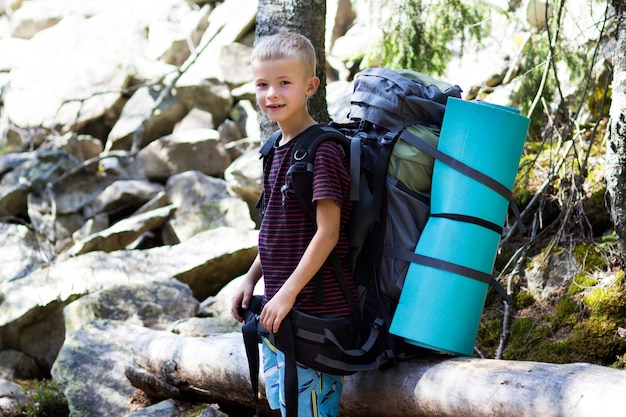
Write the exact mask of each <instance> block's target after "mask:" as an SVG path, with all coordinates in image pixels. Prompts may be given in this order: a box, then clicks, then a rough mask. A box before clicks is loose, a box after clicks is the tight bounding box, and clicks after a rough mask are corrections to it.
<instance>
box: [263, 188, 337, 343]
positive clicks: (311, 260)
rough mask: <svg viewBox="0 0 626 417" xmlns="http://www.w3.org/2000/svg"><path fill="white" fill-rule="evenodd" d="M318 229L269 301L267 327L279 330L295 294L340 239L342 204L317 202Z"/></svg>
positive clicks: (266, 307) (266, 316) (325, 201)
mask: <svg viewBox="0 0 626 417" xmlns="http://www.w3.org/2000/svg"><path fill="white" fill-rule="evenodd" d="M315 215H316V220H317V230H316V232H315V234H314V235H313V238H312V239H311V242H310V243H309V245H308V246H307V249H306V250H305V251H304V254H303V255H302V259H300V262H299V263H298V266H297V267H296V269H295V270H294V271H293V272H292V273H291V276H289V278H288V279H287V280H286V281H285V283H284V284H283V286H282V287H281V288H280V290H279V291H278V292H277V293H276V294H275V295H274V297H272V299H271V300H270V301H268V302H267V304H266V305H265V307H263V311H262V312H261V316H260V320H261V324H262V325H263V327H264V328H266V329H268V330H269V331H271V332H273V333H276V332H278V328H279V327H280V323H281V322H282V321H283V319H284V318H285V316H287V314H288V313H289V311H290V310H291V309H292V307H293V305H294V303H295V301H296V296H297V295H298V294H299V293H300V291H302V288H304V286H305V285H306V284H307V283H308V282H309V281H310V280H311V279H312V278H313V277H314V276H315V274H316V273H317V271H319V269H320V268H321V267H322V265H323V264H324V262H325V261H326V259H327V258H328V255H330V253H331V251H332V250H333V249H334V248H335V246H336V245H337V242H338V241H339V228H340V221H341V207H339V205H338V204H337V203H336V202H335V201H334V200H332V199H323V200H318V201H317V202H316V209H315Z"/></svg>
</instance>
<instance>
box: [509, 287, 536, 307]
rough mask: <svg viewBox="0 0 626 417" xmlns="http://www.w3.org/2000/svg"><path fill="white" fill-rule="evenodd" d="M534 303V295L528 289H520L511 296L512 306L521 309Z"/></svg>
mask: <svg viewBox="0 0 626 417" xmlns="http://www.w3.org/2000/svg"><path fill="white" fill-rule="evenodd" d="M534 303H535V297H533V295H532V294H531V293H530V292H528V291H521V292H519V293H517V294H515V295H514V296H513V308H515V310H523V309H525V308H526V307H530V306H531V305H533V304H534Z"/></svg>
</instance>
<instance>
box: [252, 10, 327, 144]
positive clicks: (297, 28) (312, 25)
mask: <svg viewBox="0 0 626 417" xmlns="http://www.w3.org/2000/svg"><path fill="white" fill-rule="evenodd" d="M285 31H289V32H296V33H299V34H301V35H304V36H306V37H307V38H309V40H310V41H311V42H312V43H313V46H314V47H315V52H316V57H317V66H316V72H317V76H318V77H319V79H320V87H319V89H318V90H317V93H316V94H315V95H314V96H313V97H311V99H310V100H309V111H310V113H311V116H312V117H313V119H315V120H316V121H318V122H328V120H329V119H330V117H329V115H328V109H327V104H326V48H325V44H324V42H325V31H326V0H259V4H258V10H257V17H256V29H255V36H256V38H257V39H258V38H260V37H262V36H267V35H272V34H274V33H278V32H285ZM259 121H260V122H259V123H260V127H261V135H262V136H263V137H262V138H261V140H262V141H264V140H265V139H267V137H268V136H269V135H271V134H272V132H274V131H275V130H276V129H277V126H276V124H275V123H272V122H271V121H270V120H269V119H268V118H267V116H265V115H264V114H262V113H261V112H259Z"/></svg>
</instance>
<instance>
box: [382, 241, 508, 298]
mask: <svg viewBox="0 0 626 417" xmlns="http://www.w3.org/2000/svg"><path fill="white" fill-rule="evenodd" d="M384 252H385V255H387V256H392V257H394V258H396V259H401V260H403V261H405V262H410V263H415V264H421V265H426V266H430V267H432V268H436V269H441V270H443V271H447V272H452V273H454V274H457V275H463V276H464V277H468V278H472V279H475V280H477V281H480V282H484V283H485V284H489V285H490V286H491V287H493V288H494V289H495V290H496V291H498V293H499V294H500V295H501V296H502V297H503V298H504V299H505V300H506V302H507V303H509V304H511V303H512V302H513V300H512V299H511V296H510V295H509V294H507V292H506V291H505V290H504V288H502V286H501V285H500V283H499V282H498V281H496V280H495V279H493V277H492V276H491V274H487V273H485V272H482V271H478V270H477V269H473V268H468V267H466V266H463V265H458V264H455V263H452V262H448V261H444V260H442V259H436V258H431V257H429V256H424V255H420V254H417V253H414V252H411V251H409V250H406V249H400V248H392V247H389V246H385V249H384Z"/></svg>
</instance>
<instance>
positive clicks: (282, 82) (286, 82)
mask: <svg viewBox="0 0 626 417" xmlns="http://www.w3.org/2000/svg"><path fill="white" fill-rule="evenodd" d="M280 84H281V85H288V84H291V82H289V81H287V80H283V81H281V82H280Z"/></svg>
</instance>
